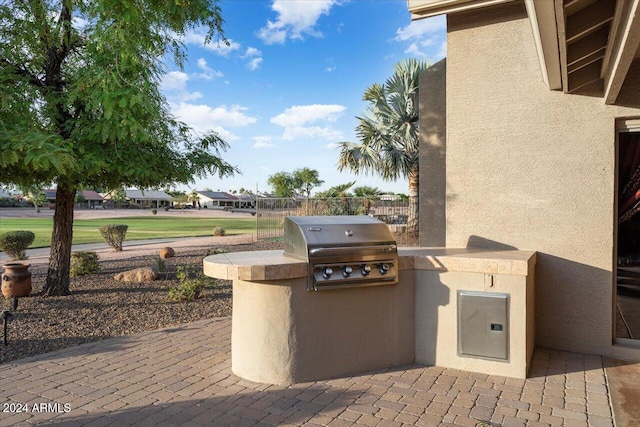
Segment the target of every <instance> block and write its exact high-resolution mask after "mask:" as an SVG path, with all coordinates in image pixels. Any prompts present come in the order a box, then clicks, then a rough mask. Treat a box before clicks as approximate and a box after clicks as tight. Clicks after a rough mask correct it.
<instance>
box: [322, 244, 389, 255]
mask: <svg viewBox="0 0 640 427" xmlns="http://www.w3.org/2000/svg"><path fill="white" fill-rule="evenodd" d="M354 249H358V250H363V249H364V250H373V251H376V252H381V253H389V252H395V251H396V249H397V246H396V245H378V246H338V247H334V248H313V249H311V250H310V251H309V254H310V255H322V254H331V253H344V252H345V251H353V250H354Z"/></svg>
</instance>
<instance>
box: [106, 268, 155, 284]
mask: <svg viewBox="0 0 640 427" xmlns="http://www.w3.org/2000/svg"><path fill="white" fill-rule="evenodd" d="M113 278H114V279H115V280H117V281H119V282H138V283H139V282H151V281H152V280H156V279H157V278H158V270H157V269H156V268H155V267H142V268H136V269H134V270H129V271H123V272H122V273H118V274H116V275H115V276H113Z"/></svg>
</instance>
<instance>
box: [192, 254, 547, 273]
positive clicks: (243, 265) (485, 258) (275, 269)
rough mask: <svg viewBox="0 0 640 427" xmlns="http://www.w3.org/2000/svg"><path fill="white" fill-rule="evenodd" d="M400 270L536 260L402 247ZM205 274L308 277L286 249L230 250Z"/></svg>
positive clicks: (210, 262)
mask: <svg viewBox="0 0 640 427" xmlns="http://www.w3.org/2000/svg"><path fill="white" fill-rule="evenodd" d="M398 257H399V263H400V270H437V271H465V272H471V273H488V274H509V275H515V276H527V275H528V274H530V272H532V271H533V269H534V267H535V264H536V252H534V251H516V250H507V251H492V250H482V249H464V248H462V249H454V248H399V249H398ZM203 268H204V274H205V275H207V276H209V277H215V278H217V279H223V280H236V279H239V280H247V281H268V280H285V279H297V278H301V277H307V262H306V261H302V260H297V259H294V258H290V257H286V256H284V255H283V251H281V250H276V251H252V252H229V253H224V254H217V255H210V256H208V257H206V258H205V259H204V261H203Z"/></svg>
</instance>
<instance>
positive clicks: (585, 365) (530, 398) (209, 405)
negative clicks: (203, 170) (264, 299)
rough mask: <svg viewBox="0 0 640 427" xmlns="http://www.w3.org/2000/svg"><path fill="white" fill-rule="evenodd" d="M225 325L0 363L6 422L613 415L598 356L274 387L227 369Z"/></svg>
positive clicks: (565, 420)
mask: <svg viewBox="0 0 640 427" xmlns="http://www.w3.org/2000/svg"><path fill="white" fill-rule="evenodd" d="M230 334H231V319H230V318H221V319H212V320H206V321H200V322H196V323H192V324H188V325H184V326H180V327H176V328H169V329H162V330H159V331H153V332H147V333H143V334H138V335H133V336H127V337H120V338H113V339H108V340H104V341H100V342H96V343H90V344H85V345H81V346H78V347H73V348H69V349H65V350H62V351H56V352H52V353H48V354H45V355H41V356H37V357H32V358H28V359H22V360H19V361H17V362H15V363H12V364H6V365H0V404H2V410H3V412H1V413H0V425H1V426H14V425H32V424H46V425H68V426H76V425H77V426H85V425H86V426H111V425H113V426H122V425H136V426H173V425H175V426H205V425H206V426H216V425H220V426H224V425H233V426H253V425H260V426H273V425H282V426H284V425H297V426H299V425H306V426H332V427H340V426H351V425H363V426H379V427H385V426H414V425H415V426H437V425H458V426H492V425H496V426H519V425H529V426H548V425H553V426H613V421H612V418H611V407H610V404H609V394H608V390H607V386H606V381H605V376H604V370H603V363H602V360H601V358H600V357H599V356H588V355H582V354H575V353H565V352H558V351H547V350H541V349H539V350H537V351H536V353H535V355H534V363H533V367H532V369H531V372H530V378H529V379H527V380H518V379H512V378H505V377H499V376H488V375H482V374H474V373H470V372H464V371H458V370H452V369H443V368H438V367H433V366H429V367H427V366H422V365H411V366H404V367H401V368H394V369H390V370H385V371H381V372H375V373H366V374H362V375H357V376H354V377H348V378H339V379H334V380H330V381H318V382H312V383H305V384H296V385H294V386H290V387H279V386H273V385H264V384H257V383H253V382H250V381H246V380H243V379H240V378H238V377H236V376H235V375H233V374H232V373H231V369H230V365H231V360H230ZM12 404H14V405H12ZM15 404H26V405H27V406H26V408H25V407H22V408H19V407H18V406H16V405H15ZM65 404H66V406H65ZM18 409H23V410H24V409H27V410H28V411H27V412H16V411H17V410H18Z"/></svg>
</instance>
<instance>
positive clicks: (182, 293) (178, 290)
mask: <svg viewBox="0 0 640 427" xmlns="http://www.w3.org/2000/svg"><path fill="white" fill-rule="evenodd" d="M176 278H177V279H178V281H179V282H180V285H178V286H177V287H175V288H172V289H169V298H171V299H172V300H173V301H195V300H196V299H198V298H199V297H200V294H201V293H202V290H203V289H205V288H207V287H213V286H214V285H215V284H216V281H215V280H213V279H208V278H207V277H205V276H204V275H203V274H202V273H199V274H193V273H192V271H191V269H190V268H189V267H178V268H177V269H176Z"/></svg>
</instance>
